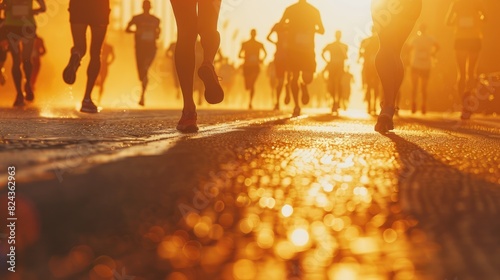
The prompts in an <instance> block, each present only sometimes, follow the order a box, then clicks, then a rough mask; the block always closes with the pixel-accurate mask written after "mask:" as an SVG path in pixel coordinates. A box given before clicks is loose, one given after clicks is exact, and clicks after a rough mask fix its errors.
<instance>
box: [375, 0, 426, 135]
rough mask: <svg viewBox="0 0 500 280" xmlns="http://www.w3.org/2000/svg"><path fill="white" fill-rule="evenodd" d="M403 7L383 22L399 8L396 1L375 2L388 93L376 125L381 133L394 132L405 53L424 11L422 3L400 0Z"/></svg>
mask: <svg viewBox="0 0 500 280" xmlns="http://www.w3.org/2000/svg"><path fill="white" fill-rule="evenodd" d="M399 4H400V5H398V7H399V9H398V11H399V12H398V13H396V12H393V13H392V14H391V15H392V17H391V18H390V19H389V20H388V21H385V22H379V19H380V18H383V17H381V14H383V13H387V12H388V11H389V12H390V11H394V8H395V7H394V5H393V1H392V0H373V1H372V17H373V21H374V24H375V28H376V29H377V30H378V37H379V41H380V49H379V51H378V53H377V57H376V60H375V65H376V67H377V73H378V75H379V77H380V81H381V83H382V88H383V90H384V97H383V101H382V110H381V112H380V115H379V116H378V119H377V124H376V125H375V131H378V132H380V133H387V132H389V131H391V130H393V129H394V123H393V117H394V114H395V112H396V97H397V95H398V93H399V90H400V88H401V84H402V82H403V78H404V74H405V73H404V72H405V71H404V66H403V61H402V60H401V51H402V49H403V46H404V44H405V42H406V40H407V39H408V36H409V35H410V33H411V31H412V30H413V27H414V26H415V22H416V21H417V19H418V18H419V17H420V13H421V11H422V0H400V3H399Z"/></svg>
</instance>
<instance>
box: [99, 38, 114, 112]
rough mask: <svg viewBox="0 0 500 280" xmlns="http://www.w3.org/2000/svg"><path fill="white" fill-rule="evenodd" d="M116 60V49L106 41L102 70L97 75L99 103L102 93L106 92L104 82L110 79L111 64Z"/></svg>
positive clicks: (103, 50) (102, 54)
mask: <svg viewBox="0 0 500 280" xmlns="http://www.w3.org/2000/svg"><path fill="white" fill-rule="evenodd" d="M114 61H115V51H114V48H113V46H112V45H111V44H109V43H108V42H106V41H104V43H103V44H102V50H101V70H100V71H99V76H98V77H97V81H96V87H99V102H98V103H99V104H101V100H102V94H103V93H104V84H105V83H106V80H107V79H108V73H109V66H111V64H113V62H114Z"/></svg>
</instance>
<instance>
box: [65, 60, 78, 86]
mask: <svg viewBox="0 0 500 280" xmlns="http://www.w3.org/2000/svg"><path fill="white" fill-rule="evenodd" d="M78 67H80V56H79V55H78V54H77V53H72V54H71V58H70V59H69V62H68V65H67V66H66V68H64V71H63V80H64V82H65V83H66V84H68V85H72V84H74V83H75V80H76V70H78Z"/></svg>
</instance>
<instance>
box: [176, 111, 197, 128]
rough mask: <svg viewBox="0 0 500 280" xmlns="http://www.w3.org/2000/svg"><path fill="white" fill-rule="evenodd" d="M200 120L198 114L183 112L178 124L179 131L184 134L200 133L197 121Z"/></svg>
mask: <svg viewBox="0 0 500 280" xmlns="http://www.w3.org/2000/svg"><path fill="white" fill-rule="evenodd" d="M197 119H198V114H196V112H184V111H183V112H182V117H181V119H180V120H179V123H177V130H178V131H180V132H183V133H194V132H198V125H196V121H197Z"/></svg>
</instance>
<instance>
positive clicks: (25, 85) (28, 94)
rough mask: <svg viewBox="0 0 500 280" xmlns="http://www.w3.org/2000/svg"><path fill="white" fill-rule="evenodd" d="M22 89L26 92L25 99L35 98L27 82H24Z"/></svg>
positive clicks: (31, 99)
mask: <svg viewBox="0 0 500 280" xmlns="http://www.w3.org/2000/svg"><path fill="white" fill-rule="evenodd" d="M24 91H25V92H26V101H33V100H34V99H35V95H34V94H33V89H32V88H31V85H30V84H29V83H26V84H24Z"/></svg>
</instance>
